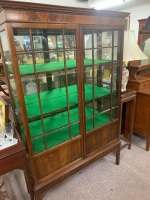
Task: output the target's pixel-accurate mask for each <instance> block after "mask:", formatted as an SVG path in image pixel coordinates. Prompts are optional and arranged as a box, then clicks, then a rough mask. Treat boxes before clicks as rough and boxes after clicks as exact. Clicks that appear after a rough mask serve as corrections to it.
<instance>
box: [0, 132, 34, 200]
mask: <svg viewBox="0 0 150 200" xmlns="http://www.w3.org/2000/svg"><path fill="white" fill-rule="evenodd" d="M15 137H16V138H17V139H18V143H17V144H15V145H12V146H10V147H7V148H5V149H3V150H0V176H2V175H3V176H4V175H5V174H6V173H7V172H10V171H12V170H14V169H21V170H23V171H24V174H25V180H26V183H27V189H28V192H29V194H30V197H31V199H32V200H33V199H34V193H33V189H32V184H31V178H30V175H29V170H28V165H27V156H26V151H25V147H24V144H23V143H22V141H21V139H20V136H19V134H18V132H17V131H16V130H15ZM4 180H5V177H4ZM7 185H8V184H7ZM8 193H10V191H9V192H8ZM11 199H13V198H12V197H11Z"/></svg>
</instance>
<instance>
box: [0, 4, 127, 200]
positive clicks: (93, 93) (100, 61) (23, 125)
mask: <svg viewBox="0 0 150 200" xmlns="http://www.w3.org/2000/svg"><path fill="white" fill-rule="evenodd" d="M0 4H1V13H0V19H1V20H0V23H1V26H0V37H1V42H2V47H3V55H4V60H5V66H6V69H7V77H8V78H9V87H10V93H11V98H12V102H13V108H14V115H15V118H16V120H15V121H16V127H17V128H18V131H19V133H20V134H21V136H22V139H23V141H24V143H25V145H26V148H27V152H28V155H29V164H30V168H31V174H32V178H33V191H34V195H35V197H36V199H40V195H41V193H43V192H44V191H46V190H47V189H48V188H49V187H51V186H53V185H55V184H57V183H58V182H60V181H62V180H63V179H65V178H66V177H68V176H70V175H71V174H73V173H75V172H76V171H78V170H80V169H82V168H83V167H85V166H87V165H88V164H90V163H92V162H93V161H95V160H97V159H99V158H100V157H102V156H104V155H106V154H107V153H109V152H111V151H113V150H118V149H119V147H120V132H119V121H120V118H119V115H120V81H121V76H120V75H121V66H122V54H123V50H122V49H123V48H122V47H123V35H124V24H125V17H127V16H128V13H121V12H111V11H109V12H107V11H96V10H94V9H80V8H70V7H60V6H49V5H42V4H32V3H21V2H16V3H14V2H10V1H5V2H1V3H0ZM117 152H118V151H117ZM117 155H118V156H119V154H117ZM117 160H118V158H117Z"/></svg>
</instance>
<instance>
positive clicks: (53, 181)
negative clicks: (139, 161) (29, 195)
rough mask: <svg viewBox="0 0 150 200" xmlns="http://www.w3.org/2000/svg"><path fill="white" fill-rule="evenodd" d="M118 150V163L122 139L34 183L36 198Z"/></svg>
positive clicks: (39, 198)
mask: <svg viewBox="0 0 150 200" xmlns="http://www.w3.org/2000/svg"><path fill="white" fill-rule="evenodd" d="M112 151H116V152H117V154H116V164H117V163H119V162H118V160H119V158H120V155H119V153H118V152H120V141H119V140H117V141H114V142H112V143H111V144H109V145H107V146H105V147H104V148H103V149H101V150H100V151H98V150H97V151H95V152H94V153H91V154H90V155H89V156H88V157H87V158H85V159H83V160H81V161H80V162H79V163H77V164H75V165H73V166H72V167H69V168H68V169H66V170H64V171H63V172H61V173H59V174H57V175H55V176H54V177H52V178H50V179H48V180H45V181H42V182H40V183H39V184H37V185H33V191H34V195H35V199H36V200H41V199H42V197H43V195H44V193H45V192H46V191H48V190H49V189H50V188H51V187H53V186H55V185H57V184H58V183H60V182H61V181H63V180H65V179H66V178H68V177H69V176H71V175H73V174H74V173H76V172H78V171H80V170H81V169H83V168H84V167H86V166H88V165H90V164H91V163H93V162H95V161H96V160H98V159H100V158H102V157H104V156H105V155H107V154H108V153H110V152H112Z"/></svg>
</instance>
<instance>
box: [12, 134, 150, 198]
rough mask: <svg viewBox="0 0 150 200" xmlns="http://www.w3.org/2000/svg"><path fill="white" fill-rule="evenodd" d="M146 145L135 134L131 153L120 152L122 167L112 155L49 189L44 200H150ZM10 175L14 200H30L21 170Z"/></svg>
mask: <svg viewBox="0 0 150 200" xmlns="http://www.w3.org/2000/svg"><path fill="white" fill-rule="evenodd" d="M145 146H146V141H145V138H140V137H138V136H135V135H134V136H133V142H132V146H131V150H128V149H127V147H126V148H124V149H123V150H122V151H121V160H120V165H118V166H117V165H116V164H115V153H114V152H112V153H110V154H108V155H107V156H105V157H104V158H102V159H100V160H97V161H96V162H94V163H93V164H91V165H89V166H88V167H86V168H84V169H82V170H81V171H79V172H78V173H76V174H74V175H73V176H71V177H69V178H67V179H66V180H64V181H63V182H61V183H59V184H58V185H56V186H55V187H53V188H51V189H49V190H48V191H47V192H46V193H45V195H44V197H43V200H64V199H65V200H70V199H71V200H77V199H78V200H150V189H149V186H150V178H149V174H150V167H149V166H150V152H147V151H146V150H145ZM8 176H9V180H10V182H11V184H12V186H13V187H12V189H13V192H14V196H15V200H29V199H30V198H29V195H28V193H27V188H26V184H25V180H24V176H23V173H22V171H21V170H14V171H13V172H10V173H8Z"/></svg>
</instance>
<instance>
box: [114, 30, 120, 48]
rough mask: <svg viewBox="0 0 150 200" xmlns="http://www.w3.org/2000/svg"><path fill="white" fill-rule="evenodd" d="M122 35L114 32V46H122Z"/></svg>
mask: <svg viewBox="0 0 150 200" xmlns="http://www.w3.org/2000/svg"><path fill="white" fill-rule="evenodd" d="M120 38H121V34H120V33H119V31H114V46H120Z"/></svg>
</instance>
